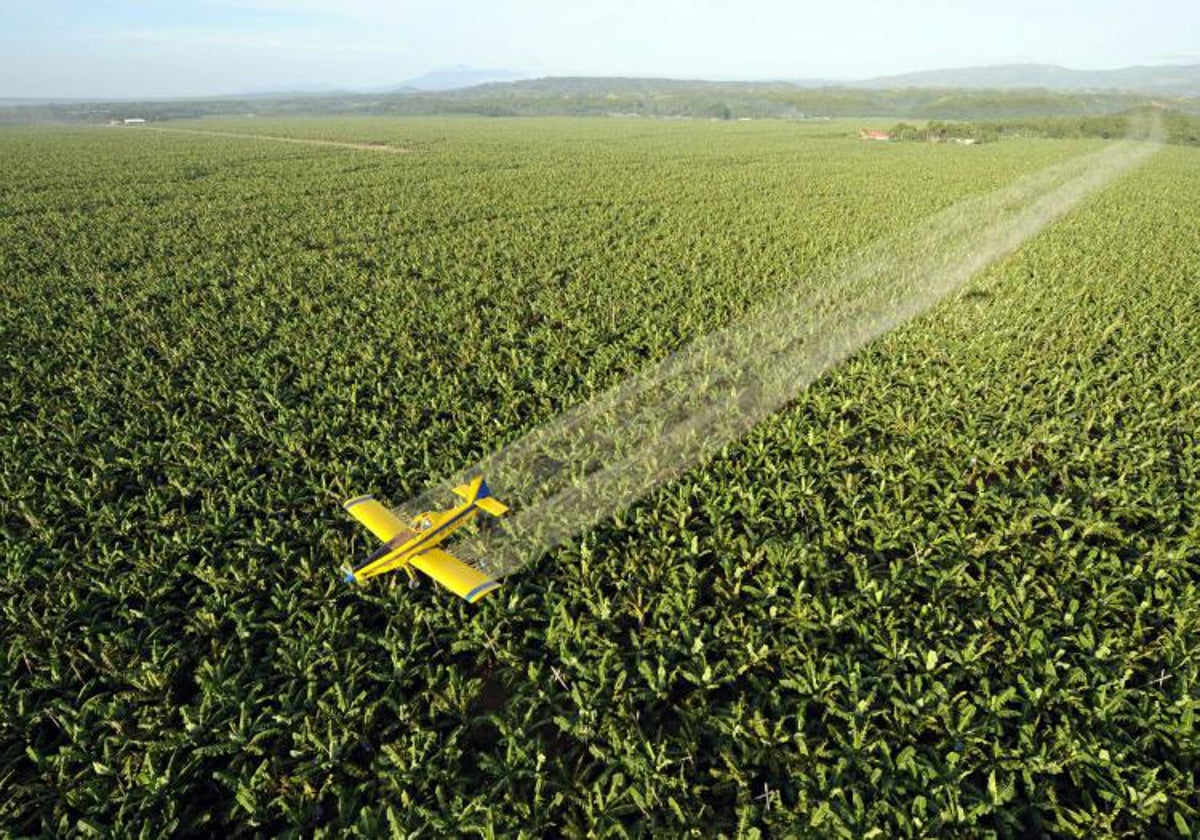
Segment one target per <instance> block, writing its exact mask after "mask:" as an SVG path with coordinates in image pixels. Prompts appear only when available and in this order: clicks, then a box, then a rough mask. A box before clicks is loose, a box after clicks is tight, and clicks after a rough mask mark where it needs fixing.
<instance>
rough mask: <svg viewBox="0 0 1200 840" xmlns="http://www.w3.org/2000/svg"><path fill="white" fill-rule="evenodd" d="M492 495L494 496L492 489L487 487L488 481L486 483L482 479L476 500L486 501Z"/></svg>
mask: <svg viewBox="0 0 1200 840" xmlns="http://www.w3.org/2000/svg"><path fill="white" fill-rule="evenodd" d="M490 495H492V488H490V487H488V486H487V481H485V480H484V479H480V480H479V492H478V493H476V494H475V498H476V499H486V498H487V497H488V496H490Z"/></svg>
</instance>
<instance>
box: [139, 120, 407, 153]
mask: <svg viewBox="0 0 1200 840" xmlns="http://www.w3.org/2000/svg"><path fill="white" fill-rule="evenodd" d="M117 127H118V128H121V129H124V130H126V131H161V132H166V133H169V134H201V135H207V136H209V137H233V138H236V139H239V140H273V141H275V142H276V143H295V144H297V145H300V146H329V147H331V148H334V149H355V150H357V151H360V152H384V153H386V154H391V155H404V154H408V149H404V148H401V147H399V146H380V145H377V144H374V143H351V142H349V141H345V140H321V139H318V138H315V137H311V138H310V137H280V136H279V135H277V134H254V133H251V132H238V131H205V130H204V129H202V128H165V127H162V126H154V125H143V126H137V127H136V128H133V127H129V126H117Z"/></svg>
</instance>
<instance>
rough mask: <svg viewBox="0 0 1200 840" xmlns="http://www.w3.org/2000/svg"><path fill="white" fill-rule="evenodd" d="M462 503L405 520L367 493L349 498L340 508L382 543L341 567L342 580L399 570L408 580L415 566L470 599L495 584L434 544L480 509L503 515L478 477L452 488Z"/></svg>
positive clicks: (501, 507)
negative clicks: (348, 564)
mask: <svg viewBox="0 0 1200 840" xmlns="http://www.w3.org/2000/svg"><path fill="white" fill-rule="evenodd" d="M454 493H455V494H456V495H458V496H461V497H462V498H463V499H464V501H463V503H462V504H461V505H459V506H458V507H455V508H451V509H450V510H447V511H442V512H440V513H438V512H428V513H422V514H420V515H418V516H416V517H414V518H413V520H412V522H411V523H409V524H405V523H404V521H403V520H402V519H400V517H398V516H396V515H395V514H394V513H392V512H391V511H390V510H388V509H387V508H386V507H384V506H383V505H381V504H380V503H379V502H378V501H376V500H375V499H374V498H373V497H371V496H359V497H358V498H357V499H351V500H350V501H348V502H346V503H345V505H343V507H345V509H346V510H347V511H349V512H350V514H351V515H352V516H353V517H354V518H355V519H357V520H358V521H359V522H361V523H362V524H364V525H366V526H367V528H369V529H370V531H371V533H373V534H374V535H375V536H377V537H379V539H381V540H383V545H382V546H381V547H380V548H379V550H378V551H376V552H375V553H374V554H372V555H371V556H370V557H368V558H367V559H366V560H364V561H363V562H362V563H360V564H359V565H357V566H346V567H345V568H344V571H345V573H346V582H347V583H362V582H363V581H364V580H367V579H368V578H373V577H375V576H376V575H382V574H383V573H385V572H390V571H392V570H393V569H398V568H403V569H404V570H405V571H406V572H408V576H409V578H410V579H412V580H416V573H415V572H413V569H414V568H416V569H419V570H421V571H422V572H424V573H425V574H427V575H429V576H430V577H431V578H433V579H434V580H436V581H437V582H438V583H440V584H441V585H442V586H444V587H446V588H447V589H449V590H450V591H451V592H453V593H454V594H455V595H460V596H462V597H463V598H466V599H467V601H468V602H469V603H472V604H473V603H475V602H476V601H478V600H479V599H480V598H482V597H483V596H484V595H486V594H488V593H489V592H491V591H492V590H493V589H497V588H499V586H500V584H499V583H498V582H496V581H495V580H492V579H491V578H490V577H488V576H487V575H486V574H484V573H483V572H481V571H479V570H478V569H476V568H475V567H474V566H470V565H468V564H466V563H464V562H463V561H462V560H459V559H458V558H457V557H455V556H454V555H453V554H450V553H449V552H446V551H442V549H440V548H438V546H439V545H441V543H442V541H443V540H445V539H446V537H448V536H450V535H451V534H453V533H454V532H455V531H457V530H458V529H459V528H461V527H462V526H463V525H466V524H467V523H468V522H470V521H471V520H472V519H474V518H475V517H476V516H477V515H478V514H479V511H481V510H482V511H484V512H485V513H489V514H491V515H492V516H503V515H504V514H505V513H506V512H507V511H508V508H507V507H505V506H504V505H502V504H500V502H498V501H496V499H495V498H493V497H492V491H491V490H490V489H488V486H487V482H486V481H484V480H483V476H479V477H478V478H475V479H474V480H472V481H471V482H470V483H468V484H463V485H460V486H458V487H455V488H454Z"/></svg>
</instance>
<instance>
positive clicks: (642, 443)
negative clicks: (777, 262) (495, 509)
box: [397, 141, 1158, 576]
mask: <svg viewBox="0 0 1200 840" xmlns="http://www.w3.org/2000/svg"><path fill="white" fill-rule="evenodd" d="M1157 148H1158V146H1157V144H1155V143H1146V142H1132V141H1124V142H1120V143H1115V144H1112V145H1110V146H1107V147H1105V148H1104V149H1102V150H1100V151H1098V152H1095V153H1093V154H1089V155H1084V156H1080V157H1078V158H1074V159H1072V160H1069V161H1067V162H1065V163H1062V164H1058V165H1055V166H1052V167H1049V168H1047V169H1043V170H1041V171H1039V172H1037V173H1034V174H1032V175H1029V176H1026V177H1023V178H1021V179H1019V180H1017V181H1016V182H1014V183H1013V184H1011V185H1009V186H1007V187H1004V188H1002V189H1000V190H997V191H995V192H991V193H988V194H985V195H981V196H977V197H974V198H971V199H968V200H966V201H962V202H960V203H958V204H955V205H953V206H951V207H949V208H947V209H945V210H943V211H941V212H939V213H937V214H935V215H934V216H932V217H931V218H929V219H927V220H925V221H924V222H922V223H921V224H920V225H918V226H917V227H916V228H915V229H913V230H911V231H908V232H907V233H905V234H903V235H901V236H896V237H889V238H887V239H885V240H882V241H880V242H877V243H875V244H874V245H872V246H871V247H869V248H867V249H866V250H865V251H863V252H861V253H859V254H856V255H855V256H853V257H852V258H850V259H848V260H845V261H844V262H843V263H842V264H841V265H839V266H838V267H837V268H835V269H834V270H832V271H830V272H828V273H826V274H823V275H822V277H821V278H818V279H817V280H816V281H815V282H809V283H806V284H805V285H804V286H803V287H801V288H800V289H786V290H783V291H781V292H780V293H779V295H778V296H777V298H776V299H774V300H772V301H769V302H767V303H765V304H764V305H763V306H762V307H761V308H760V309H759V310H758V311H756V312H754V313H752V314H750V315H749V316H747V317H746V318H745V319H744V320H743V321H742V322H741V323H739V324H736V325H734V326H732V327H729V328H727V329H723V330H720V331H718V332H715V333H713V334H710V335H708V336H705V337H704V338H701V339H699V340H697V341H695V342H693V343H692V344H690V345H689V346H687V347H685V348H683V349H681V350H680V351H678V352H676V353H675V354H673V355H671V356H670V357H668V358H667V359H665V360H663V361H662V362H661V363H659V364H657V365H656V366H654V367H652V368H650V369H648V370H645V371H643V372H641V373H639V374H637V375H635V376H633V377H631V378H630V379H628V380H626V381H625V382H624V383H622V384H620V385H618V386H616V387H614V388H612V389H610V390H608V391H606V392H604V393H602V394H600V395H598V396H596V397H595V398H593V399H592V400H590V401H588V402H586V403H584V404H582V405H579V406H576V407H574V408H572V409H570V410H569V411H566V412H565V413H563V414H561V415H559V416H558V417H556V418H555V419H553V420H551V421H550V422H548V423H546V424H545V425H543V426H541V427H539V428H537V429H534V430H533V431H531V432H530V433H528V434H526V435H525V436H524V437H522V438H520V439H518V440H516V441H514V442H513V443H511V444H509V445H508V446H506V447H504V448H503V449H501V450H499V451H497V452H495V453H493V454H492V455H489V456H488V457H486V458H484V459H483V460H481V461H479V462H478V463H476V464H474V465H472V466H470V467H468V468H467V469H465V470H464V471H463V472H462V473H460V474H459V475H456V476H453V477H451V478H450V479H448V480H446V481H444V482H441V483H440V484H437V485H435V486H433V487H431V488H429V489H428V490H427V491H426V492H425V493H423V494H422V495H421V496H419V497H418V498H416V499H413V500H411V501H409V502H408V503H406V504H404V505H402V506H401V507H400V508H397V512H398V513H399V514H401V515H408V514H409V513H411V512H413V511H420V510H426V509H430V508H436V507H438V506H439V504H441V503H442V502H443V501H444V500H445V499H446V498H447V495H448V491H449V490H450V488H452V487H453V486H455V485H457V484H459V483H462V482H465V481H467V480H469V479H470V478H471V477H473V476H476V475H480V474H482V475H484V476H486V478H487V481H488V484H489V485H490V486H491V488H492V490H493V492H494V493H495V495H496V497H497V498H498V499H500V500H502V501H503V502H504V503H505V504H507V505H509V506H510V507H511V508H512V513H511V514H510V515H509V516H507V517H505V518H504V519H503V520H501V522H500V524H499V527H498V528H495V529H485V530H484V531H482V532H481V533H479V534H476V535H474V536H472V537H470V538H468V539H467V540H464V541H462V542H460V543H458V544H456V545H455V546H454V547H453V548H452V550H453V552H454V553H455V554H458V555H460V556H462V557H464V559H467V560H469V561H470V562H473V563H475V564H476V565H478V566H479V567H481V568H483V569H484V570H486V571H487V572H489V573H490V574H493V575H495V576H502V575H505V574H509V573H511V572H513V571H516V570H517V569H519V568H521V567H522V566H524V565H525V564H527V563H529V562H531V561H532V560H534V559H536V558H537V557H538V556H540V555H541V554H542V553H543V552H545V551H547V550H549V549H551V548H553V547H555V546H557V545H560V544H562V543H563V542H565V541H567V540H570V539H573V538H575V537H577V536H578V535H579V534H580V533H582V532H583V531H585V530H586V529H588V528H590V527H592V526H594V525H596V524H597V523H599V522H601V521H603V520H604V519H606V518H608V517H610V516H612V515H614V514H616V513H618V512H619V511H621V510H622V509H624V508H625V507H627V506H629V505H630V504H632V503H633V502H635V501H636V500H637V499H639V498H641V497H642V496H644V495H646V494H647V493H648V492H650V491H651V490H652V489H653V488H654V487H656V486H658V485H659V484H661V483H663V482H665V481H669V480H671V479H674V478H676V477H678V476H679V475H681V474H682V473H683V472H685V471H686V470H688V469H689V468H691V467H692V466H694V465H696V464H698V463H700V462H701V461H703V460H705V459H706V458H708V457H711V456H712V455H713V454H714V453H715V452H717V451H718V450H719V449H720V448H721V447H723V446H725V445H726V444H728V443H730V442H731V441H734V440H736V439H738V438H739V437H741V436H742V435H744V434H745V433H746V432H747V431H748V430H749V429H750V428H751V427H752V426H754V425H756V424H757V423H759V422H761V421H762V420H763V419H764V418H766V417H767V416H769V415H770V414H772V413H773V412H775V411H778V410H779V409H780V408H782V407H783V406H784V405H786V404H787V403H788V402H790V401H791V400H793V399H794V398H795V397H796V395H797V394H798V393H799V392H800V391H801V390H803V389H804V388H805V387H807V386H808V385H809V384H810V383H812V382H813V381H814V380H815V379H817V378H818V377H819V376H821V374H823V373H824V372H825V371H828V370H829V369H830V368H832V367H834V366H835V365H837V364H839V363H841V362H842V361H844V360H845V359H846V358H848V357H849V356H851V355H852V354H854V353H855V352H856V351H858V350H859V349H861V348H862V347H864V346H865V345H866V344H868V343H869V342H871V341H872V340H874V339H876V338H878V337H879V336H881V335H883V334H884V333H887V332H888V331H890V330H892V329H894V328H895V327H897V326H899V325H901V324H903V323H905V322H907V321H909V320H910V319H912V318H914V317H916V316H918V315H920V314H921V313H922V312H924V311H925V310H927V309H928V308H929V307H931V306H933V305H934V304H935V303H937V302H938V301H939V300H941V299H942V298H944V297H946V296H947V295H948V294H950V293H952V292H954V291H955V290H956V289H958V288H960V287H961V286H962V285H963V284H964V283H965V282H966V281H967V280H969V279H970V278H971V277H972V276H974V275H975V274H976V273H977V272H979V271H980V270H981V269H983V268H984V267H986V266H987V265H989V264H991V263H992V262H994V261H996V260H998V259H1001V258H1003V257H1005V256H1007V255H1009V254H1011V253H1013V252H1014V251H1015V250H1016V249H1017V248H1018V247H1020V246H1021V244H1022V243H1024V242H1025V241H1026V240H1028V239H1029V238H1030V237H1032V236H1034V235H1036V234H1037V233H1038V232H1039V231H1041V230H1042V229H1043V228H1045V227H1046V225H1048V224H1050V223H1051V222H1053V221H1054V220H1056V219H1058V218H1060V217H1061V216H1062V215H1063V214H1065V213H1067V212H1068V211H1069V210H1071V209H1072V208H1073V207H1075V206H1077V205H1078V204H1079V203H1080V202H1081V201H1083V200H1084V199H1086V198H1087V197H1089V196H1091V195H1093V194H1094V193H1096V192H1097V191H1098V190H1099V189H1101V188H1102V187H1103V186H1104V185H1105V184H1107V183H1108V182H1109V181H1111V180H1112V179H1113V178H1114V177H1116V176H1118V175H1120V174H1122V173H1124V172H1127V171H1128V170H1130V169H1131V168H1132V167H1134V166H1136V165H1138V164H1139V163H1141V162H1143V161H1144V160H1145V159H1146V158H1147V157H1148V156H1149V155H1151V154H1153V152H1154V151H1155V150H1156V149H1157Z"/></svg>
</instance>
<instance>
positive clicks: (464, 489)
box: [450, 476, 483, 502]
mask: <svg viewBox="0 0 1200 840" xmlns="http://www.w3.org/2000/svg"><path fill="white" fill-rule="evenodd" d="M482 486H483V476H479V477H478V478H474V479H472V480H471V481H468V482H467V483H466V484H460V485H458V486H457V487H455V488H454V489H453V490H452V491H450V492H452V493H453V494H454V495H455V496H461V497H462V498H463V501H467V502H473V501H475V497H476V496H479V495H481V494H480V492H479V488H480V487H482Z"/></svg>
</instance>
